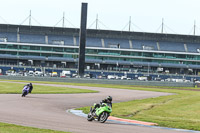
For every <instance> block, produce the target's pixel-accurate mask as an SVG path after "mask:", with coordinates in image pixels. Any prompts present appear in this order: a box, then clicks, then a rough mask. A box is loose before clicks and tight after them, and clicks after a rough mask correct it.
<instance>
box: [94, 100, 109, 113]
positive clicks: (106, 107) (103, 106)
mask: <svg viewBox="0 0 200 133" xmlns="http://www.w3.org/2000/svg"><path fill="white" fill-rule="evenodd" d="M104 111H106V112H108V113H109V114H110V113H111V112H112V108H111V107H110V106H109V105H107V104H106V103H102V105H101V106H100V108H96V112H95V113H96V115H97V116H99V115H100V114H101V113H103V112H104Z"/></svg>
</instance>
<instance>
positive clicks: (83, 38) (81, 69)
mask: <svg viewBox="0 0 200 133" xmlns="http://www.w3.org/2000/svg"><path fill="white" fill-rule="evenodd" d="M86 26H87V3H82V7H81V24H80V33H79V36H80V38H79V43H80V44H79V62H78V74H79V76H80V77H83V75H84V69H85V42H86Z"/></svg>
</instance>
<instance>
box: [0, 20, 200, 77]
mask: <svg viewBox="0 0 200 133" xmlns="http://www.w3.org/2000/svg"><path fill="white" fill-rule="evenodd" d="M78 49H79V29H76V28H56V27H42V26H25V25H6V24H0V65H2V66H3V65H11V66H12V65H13V66H31V67H50V68H51V67H52V68H69V69H77V62H78V51H79V50H78ZM85 68H88V69H90V70H100V71H104V70H112V71H129V72H133V71H134V72H138V73H139V72H147V71H149V72H151V73H166V72H167V73H171V74H191V75H197V74H198V72H200V37H199V36H192V35H177V34H164V33H162V34H161V33H146V32H127V31H126V32H125V31H123V32H122V31H112V30H98V29H88V30H87V39H86V66H85ZM147 69H148V70H147Z"/></svg>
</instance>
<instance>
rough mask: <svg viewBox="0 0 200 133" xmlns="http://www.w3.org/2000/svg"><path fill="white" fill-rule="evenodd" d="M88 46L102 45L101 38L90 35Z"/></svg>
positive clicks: (87, 40)
mask: <svg viewBox="0 0 200 133" xmlns="http://www.w3.org/2000/svg"><path fill="white" fill-rule="evenodd" d="M78 39H79V38H78ZM77 42H79V41H77ZM86 47H102V43H101V39H100V38H93V37H88V38H87V39H86Z"/></svg>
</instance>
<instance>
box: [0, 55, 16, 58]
mask: <svg viewBox="0 0 200 133" xmlns="http://www.w3.org/2000/svg"><path fill="white" fill-rule="evenodd" d="M0 57H2V58H8V59H15V58H17V57H16V55H10V54H0Z"/></svg>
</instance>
